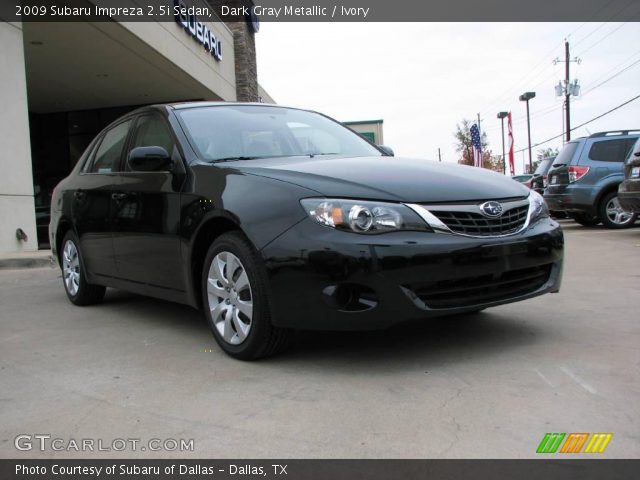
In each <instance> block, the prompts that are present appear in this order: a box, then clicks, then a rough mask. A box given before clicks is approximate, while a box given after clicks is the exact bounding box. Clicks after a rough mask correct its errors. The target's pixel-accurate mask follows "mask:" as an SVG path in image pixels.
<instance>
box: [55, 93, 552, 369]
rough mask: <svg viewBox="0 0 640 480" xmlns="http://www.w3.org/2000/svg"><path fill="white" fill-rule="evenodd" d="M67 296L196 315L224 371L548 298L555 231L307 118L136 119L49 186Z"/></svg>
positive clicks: (491, 177)
mask: <svg viewBox="0 0 640 480" xmlns="http://www.w3.org/2000/svg"><path fill="white" fill-rule="evenodd" d="M51 213H52V215H51V225H50V236H51V239H50V240H51V245H52V246H53V247H52V248H53V250H54V256H55V257H56V258H58V260H59V262H60V265H61V268H62V273H63V283H64V287H65V290H66V293H67V295H68V297H69V299H70V300H71V301H72V302H73V303H75V304H77V305H88V304H92V303H96V302H99V301H100V300H102V298H103V296H104V294H105V287H114V288H119V289H124V290H129V291H132V292H137V293H141V294H144V295H150V296H154V297H159V298H162V299H168V300H173V301H176V302H181V303H185V304H188V305H191V306H193V307H196V308H201V309H202V310H204V312H205V315H206V317H207V320H208V321H209V323H210V326H211V329H212V331H213V334H214V336H215V339H216V340H217V342H218V344H219V345H220V347H221V348H222V349H223V350H224V351H225V352H227V353H228V354H229V355H231V356H233V357H236V358H241V359H256V358H259V357H263V356H266V355H270V354H274V353H276V352H278V351H280V350H282V349H283V348H284V347H285V346H286V345H287V344H288V342H289V339H290V337H291V332H292V331H293V330H294V329H325V330H345V329H349V330H357V329H376V328H384V327H388V326H390V325H392V324H395V323H397V322H401V321H403V320H408V319H415V318H427V317H434V316H442V315H448V314H458V313H465V312H474V311H478V310H482V309H484V308H487V307H491V306H495V305H500V304H504V303H509V302H515V301H519V300H524V299H527V298H531V297H534V296H537V295H542V294H544V293H547V292H556V291H558V289H559V288H560V281H561V276H562V258H563V236H562V231H561V229H560V227H559V226H558V224H557V223H556V222H554V221H553V220H552V219H551V218H549V214H548V211H547V208H546V206H545V203H544V201H543V200H542V198H541V197H540V196H539V195H538V194H537V193H535V192H533V191H530V190H529V189H527V188H526V187H524V186H522V185H520V184H519V183H517V182H514V181H513V180H511V179H509V178H506V177H503V176H502V175H499V174H497V173H493V172H489V171H485V170H482V169H479V168H473V167H465V166H458V165H447V164H443V163H434V162H428V161H424V160H409V159H401V158H396V157H392V156H388V152H387V150H386V149H381V148H378V147H376V146H375V145H373V144H371V143H369V142H368V141H367V140H365V139H363V138H362V137H360V136H359V135H357V134H356V133H354V132H352V131H351V130H349V129H347V128H345V127H344V126H342V125H341V124H339V123H338V122H335V121H334V120H332V119H330V118H328V117H325V116H323V115H321V114H318V113H314V112H310V111H305V110H299V109H293V108H284V107H279V106H273V105H261V104H229V103H203V102H198V103H185V104H173V105H160V106H152V107H145V108H142V109H139V110H136V111H134V112H132V113H130V114H128V115H125V116H124V117H122V118H120V119H119V120H117V121H116V122H114V123H112V124H111V125H109V126H108V127H107V128H106V129H104V130H103V131H102V132H101V133H100V134H99V135H98V136H97V137H96V139H95V140H94V141H93V142H92V143H91V144H90V145H89V147H88V148H87V150H86V151H85V152H84V154H83V155H82V157H81V158H80V160H79V161H78V163H77V165H76V167H75V168H74V170H73V171H72V172H71V174H70V175H69V176H68V177H67V178H66V179H64V180H63V181H62V182H61V183H60V184H59V185H58V186H57V187H56V189H55V191H54V194H53V201H52V212H51Z"/></svg>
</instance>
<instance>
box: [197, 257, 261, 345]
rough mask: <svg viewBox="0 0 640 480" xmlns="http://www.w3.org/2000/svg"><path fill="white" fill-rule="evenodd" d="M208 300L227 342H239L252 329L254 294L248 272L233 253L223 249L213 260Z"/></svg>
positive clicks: (217, 328) (219, 330)
mask: <svg viewBox="0 0 640 480" xmlns="http://www.w3.org/2000/svg"><path fill="white" fill-rule="evenodd" d="M207 299H208V302H209V309H210V311H211V319H212V320H213V324H214V325H215V327H216V330H217V331H218V333H219V334H220V337H222V338H223V339H224V341H225V342H227V343H229V344H231V345H239V344H241V343H242V342H244V341H245V339H246V338H247V336H248V335H249V332H250V331H251V326H252V318H253V295H252V293H251V283H250V282H249V277H248V275H247V271H246V269H245V267H244V265H243V264H242V262H241V261H240V259H239V258H238V257H236V256H235V255H234V254H233V253H231V252H226V251H223V252H220V253H218V254H217V255H216V256H215V257H214V258H213V260H212V262H211V265H210V266H209V274H208V277H207Z"/></svg>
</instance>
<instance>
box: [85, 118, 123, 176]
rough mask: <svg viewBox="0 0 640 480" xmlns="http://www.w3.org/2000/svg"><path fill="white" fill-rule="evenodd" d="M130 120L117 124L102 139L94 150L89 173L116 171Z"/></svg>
mask: <svg viewBox="0 0 640 480" xmlns="http://www.w3.org/2000/svg"><path fill="white" fill-rule="evenodd" d="M129 125H131V120H127V121H126V122H122V123H119V124H118V125H116V126H115V127H113V128H112V129H111V130H109V131H107V133H105V134H104V136H103V137H102V141H101V142H100V146H99V147H98V149H97V150H96V153H95V155H94V157H93V162H92V163H91V165H90V167H89V169H88V170H87V171H88V172H89V173H111V172H116V171H118V168H119V166H120V157H121V155H122V147H123V146H124V142H125V140H126V139H127V133H128V132H129Z"/></svg>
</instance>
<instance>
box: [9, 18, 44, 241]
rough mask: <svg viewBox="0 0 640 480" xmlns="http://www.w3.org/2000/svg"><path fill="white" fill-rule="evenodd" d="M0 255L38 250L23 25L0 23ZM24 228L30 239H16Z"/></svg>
mask: <svg viewBox="0 0 640 480" xmlns="http://www.w3.org/2000/svg"><path fill="white" fill-rule="evenodd" d="M0 65H2V67H1V68H0V85H1V86H2V88H0V105H1V106H2V114H1V115H0V254H3V253H11V252H20V251H33V250H37V249H38V240H37V238H36V221H35V206H34V200H33V175H32V172H31V146H30V143H29V114H28V107H27V86H26V79H25V69H24V49H23V45H22V25H21V24H20V23H5V22H0ZM17 228H22V230H24V231H25V233H26V234H27V236H28V237H29V240H28V241H27V242H20V241H18V240H17V239H16V229H17Z"/></svg>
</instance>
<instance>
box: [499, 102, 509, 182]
mask: <svg viewBox="0 0 640 480" xmlns="http://www.w3.org/2000/svg"><path fill="white" fill-rule="evenodd" d="M507 115H509V112H498V118H499V119H500V123H502V174H503V175H506V174H507V159H506V158H505V153H504V119H505V117H506V116H507Z"/></svg>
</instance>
